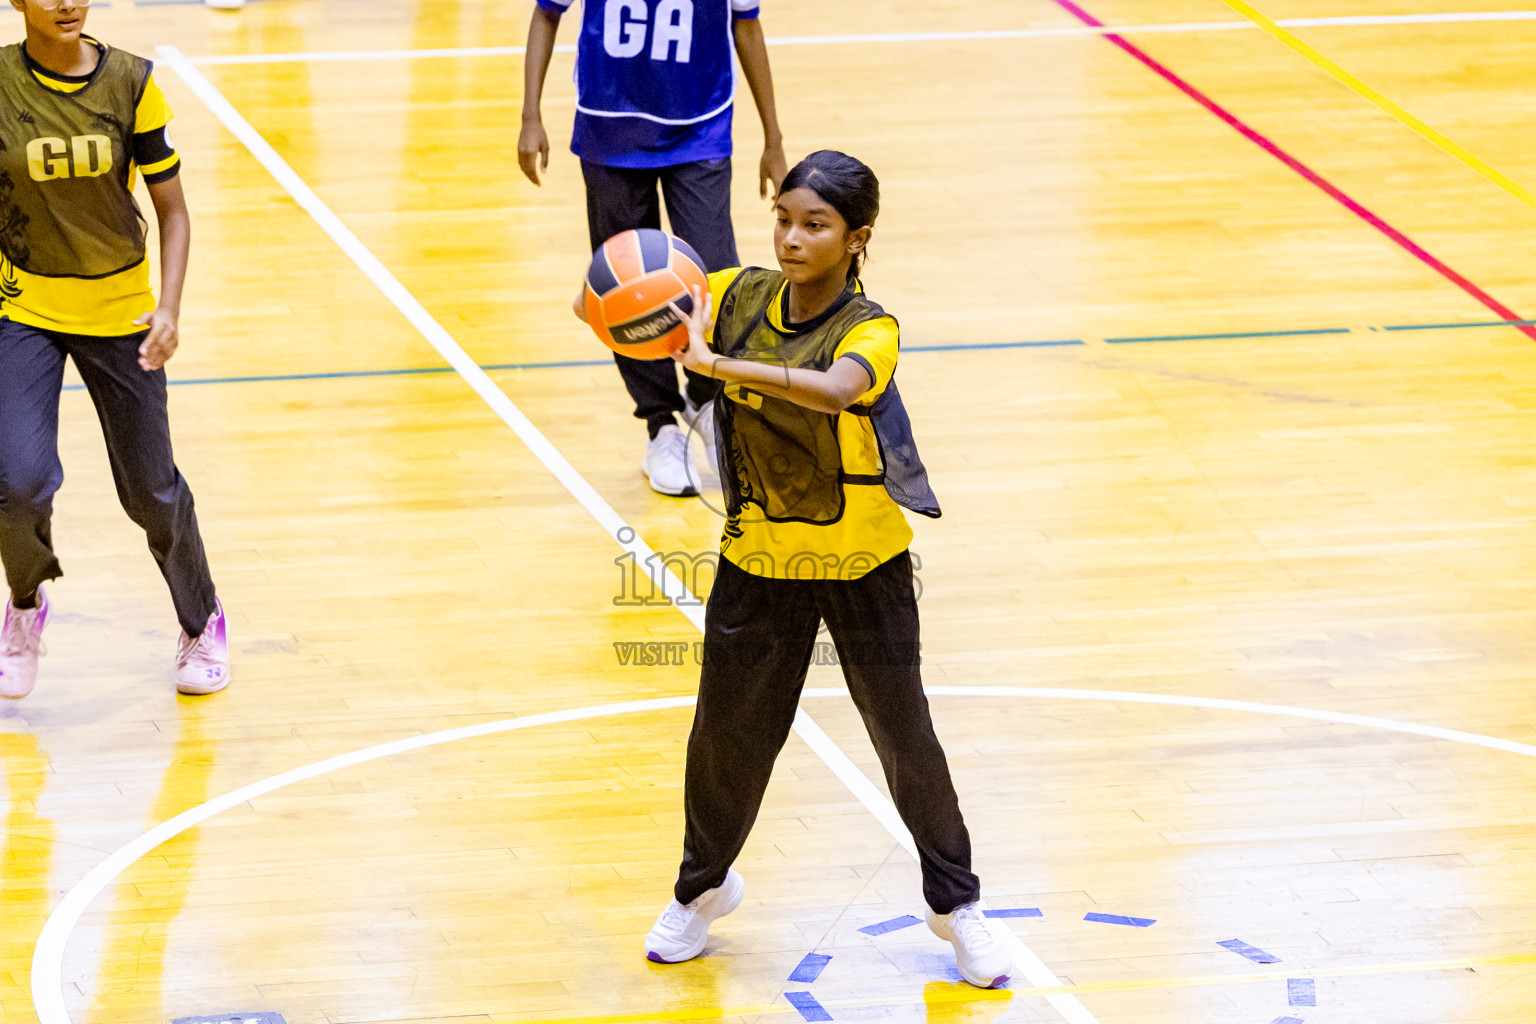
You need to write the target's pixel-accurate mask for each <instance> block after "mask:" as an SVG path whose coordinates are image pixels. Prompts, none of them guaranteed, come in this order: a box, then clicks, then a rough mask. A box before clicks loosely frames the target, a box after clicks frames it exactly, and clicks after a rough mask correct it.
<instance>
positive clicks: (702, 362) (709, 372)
mask: <svg viewBox="0 0 1536 1024" xmlns="http://www.w3.org/2000/svg"><path fill="white" fill-rule="evenodd" d="M669 305H670V306H671V307H672V312H674V313H676V314H677V315H678V318H679V319H680V320H682V321H683V326H685V327H687V328H688V344H686V345H684V346H683V347H682V348H680V349H678V350H677V351H676V352H673V353H672V358H673V359H676V360H677V361H678V362H680V363H682V364H683V368H684V369H687V370H693V371H694V372H696V373H702V374H704V375H705V376H708V377H712V376H714V365H715V363H716V362H717V361H718V360H719V358H720V357H719V356H718V355H716V354H715V353H713V352H711V351H710V350H709V345H708V344H707V343H706V342H705V341H704V339H705V338H707V337H709V332H710V331H711V330H712V329H713V328H714V326H715V321H714V315H713V314H714V310H713V309H711V308H710V306H711V303H710V294H709V292H707V291H705V292H704V293H703V294H702V295H701V294H700V291H699V286H698V285H694V286H693V312H692V313H684V312H683V311H682V309H681V308H680V307H679V306H678V304H677V303H675V302H673V303H669Z"/></svg>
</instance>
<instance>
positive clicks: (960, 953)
mask: <svg viewBox="0 0 1536 1024" xmlns="http://www.w3.org/2000/svg"><path fill="white" fill-rule="evenodd" d="M928 927H929V929H931V930H932V931H933V934H935V935H937V936H938V937H939V938H941V939H943V940H944V941H945V942H948V943H949V944H950V945H952V946H954V947H955V963H956V965H957V966H959V968H960V977H962V978H964V979H965V980H966V981H968V982H970V983H971V984H972V985H975V986H976V987H977V988H997V987H998V986H1000V985H1006V984H1007V983H1008V979H1009V978H1010V977H1012V976H1013V974H1014V973H1015V967H1014V963H1013V942H1012V941H1011V936H1010V935H1009V934H1007V932H1006V929H1005V927H1004V926H1003V925H1001V924H998V923H997V922H995V921H992V920H989V919H988V918H987V917H985V916H984V915H983V914H982V912H981V904H980V903H967V904H966V905H965V906H963V907H956V908H955V911H954V913H952V914H935V913H934V912H933V911H932V910H931V909H930V910H929V911H928Z"/></svg>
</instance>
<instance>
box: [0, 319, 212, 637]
mask: <svg viewBox="0 0 1536 1024" xmlns="http://www.w3.org/2000/svg"><path fill="white" fill-rule="evenodd" d="M143 340H144V334H142V333H141V334H132V335H127V336H124V337H117V338H98V337H91V336H87V335H79V334H62V333H59V332H56V331H43V330H39V329H37V328H35V327H28V326H26V325H24V324H18V323H15V322H14V321H11V320H5V319H0V561H3V562H4V563H5V577H6V582H7V583H8V584H9V585H10V588H11V590H12V591H14V592H17V593H21V594H29V593H31V592H32V591H33V590H36V589H37V587H38V585H39V584H41V583H43V582H44V581H46V580H51V579H57V578H58V577H59V576H61V575H63V570H62V569H61V568H59V560H58V559H57V558H56V557H55V556H54V553H53V531H52V527H51V520H52V518H53V496H54V494H55V493H56V492H57V491H58V489H59V487H60V486H62V485H63V483H64V466H63V464H62V463H60V462H59V390H60V388H61V387H62V385H63V382H64V360H65V357H66V356H67V357H70V358H73V359H74V361H75V366H76V368H77V369H79V371H80V376H81V377H82V378H83V379H84V381H85V386H86V388H87V390H89V392H90V395H91V401H92V402H94V403H95V405H96V415H97V417H98V418H99V419H100V420H101V429H102V432H103V433H104V434H105V435H106V441H107V456H108V458H109V459H110V460H111V463H112V479H113V482H115V483H116V484H117V496H118V499H119V500H120V501H121V502H122V504H123V510H124V511H126V512H127V513H128V517H129V518H130V519H132V520H133V521H134V522H135V523H137V524H138V525H139V526H140V527H142V528H143V530H144V532H145V534H146V535H147V537H148V539H149V550H150V553H151V554H153V555H154V556H155V562H156V563H157V564H159V566H160V571H161V573H162V574H163V575H164V576H165V581H166V583H168V584H169V585H170V588H171V600H172V601H173V602H174V603H175V605H176V618H177V619H178V620H180V622H181V628H182V629H184V630H185V631H186V632H187V635H188V636H197V635H199V634H200V633H202V631H203V628H204V627H205V626H206V625H207V623H208V616H210V615H212V614H213V612H214V591H213V579H212V577H210V576H209V574H208V560H207V558H206V557H205V556H204V554H203V541H202V537H201V535H199V533H198V530H197V513H196V512H195V511H194V510H193V508H192V491H191V489H190V488H188V486H187V481H186V480H185V479H183V478H182V475H181V473H180V471H178V470H177V469H176V463H175V462H174V461H173V460H172V457H171V428H170V420H169V418H168V414H167V411H166V394H165V371H163V370H158V371H155V372H153V373H145V372H144V370H143V369H141V368H140V367H139V361H138V360H139V345H140V344H141V343H142V342H143Z"/></svg>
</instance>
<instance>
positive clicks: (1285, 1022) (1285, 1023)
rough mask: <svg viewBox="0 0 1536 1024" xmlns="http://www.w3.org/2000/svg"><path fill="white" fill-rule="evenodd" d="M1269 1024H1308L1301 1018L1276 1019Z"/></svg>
mask: <svg viewBox="0 0 1536 1024" xmlns="http://www.w3.org/2000/svg"><path fill="white" fill-rule="evenodd" d="M1269 1024H1307V1022H1306V1021H1304V1020H1302V1019H1301V1018H1300V1017H1276V1018H1275V1019H1274V1020H1272V1021H1270V1022H1269Z"/></svg>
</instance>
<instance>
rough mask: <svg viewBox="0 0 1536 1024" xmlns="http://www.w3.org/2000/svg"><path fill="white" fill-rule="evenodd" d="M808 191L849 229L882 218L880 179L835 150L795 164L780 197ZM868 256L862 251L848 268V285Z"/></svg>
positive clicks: (851, 158) (863, 165)
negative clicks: (813, 193)
mask: <svg viewBox="0 0 1536 1024" xmlns="http://www.w3.org/2000/svg"><path fill="white" fill-rule="evenodd" d="M797 188H808V189H810V190H811V191H812V192H815V193H816V194H817V195H818V196H820V197H821V198H822V199H824V200H826V202H827V203H828V204H829V205H830V206H831V207H832V209H834V210H836V211H837V212H838V214H839V215H840V216H841V217H842V218H843V220H845V221H847V222H848V229H849V230H850V231H856V230H858V229H859V228H865V227H873V226H874V223H875V218H876V217H878V216H880V179H878V178H876V177H875V172H874V171H872V170H870V169H869V167H868V166H866V165H865V164H864V162H863V161H860V160H855V159H854V158H853V157H851V156H849V155H848V154H847V153H839V152H838V151H837V150H835V149H818V150H817V151H816V152H814V153H812V154H811V155H810V156H808V157H806V158H805V159H804V160H801V161H800V162H799V163H797V164H795V166H794V167H793V168H791V169H790V172H789V173H788V174H786V175H785V176H784V184H782V185H780V186H779V194H780V195H783V194H784V193H785V192H790V191H793V190H794V189H797ZM866 255H867V253H866V252H864V251H862V250H861V251H860V252H859V253H857V254H856V255H855V256H854V257H853V261H852V262H851V263H849V264H848V283H849V284H852V283H853V282H854V280H855V279H857V278H858V276H859V271H860V270H862V269H863V268H864V257H865V256H866Z"/></svg>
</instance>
